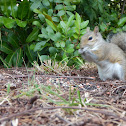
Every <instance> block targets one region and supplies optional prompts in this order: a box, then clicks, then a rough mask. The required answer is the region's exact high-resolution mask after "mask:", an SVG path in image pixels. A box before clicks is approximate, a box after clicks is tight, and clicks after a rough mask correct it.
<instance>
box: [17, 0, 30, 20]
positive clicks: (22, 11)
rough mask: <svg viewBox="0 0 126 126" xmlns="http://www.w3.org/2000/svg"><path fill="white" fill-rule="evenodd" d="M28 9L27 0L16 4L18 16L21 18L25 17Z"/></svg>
mask: <svg viewBox="0 0 126 126" xmlns="http://www.w3.org/2000/svg"><path fill="white" fill-rule="evenodd" d="M28 11H29V2H28V1H26V0H24V1H22V2H21V3H20V4H19V6H18V17H19V18H20V19H21V20H22V19H23V18H25V17H26V16H27V14H28Z"/></svg>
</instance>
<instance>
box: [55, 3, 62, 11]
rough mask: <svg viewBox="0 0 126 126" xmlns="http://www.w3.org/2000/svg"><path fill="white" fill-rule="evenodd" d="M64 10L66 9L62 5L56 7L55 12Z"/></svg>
mask: <svg viewBox="0 0 126 126" xmlns="http://www.w3.org/2000/svg"><path fill="white" fill-rule="evenodd" d="M62 9H64V6H63V5H62V4H58V5H56V7H55V10H62Z"/></svg>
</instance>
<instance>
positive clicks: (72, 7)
mask: <svg viewBox="0 0 126 126" xmlns="http://www.w3.org/2000/svg"><path fill="white" fill-rule="evenodd" d="M75 9H76V6H75V5H73V6H72V5H71V6H65V10H68V11H74V10H75Z"/></svg>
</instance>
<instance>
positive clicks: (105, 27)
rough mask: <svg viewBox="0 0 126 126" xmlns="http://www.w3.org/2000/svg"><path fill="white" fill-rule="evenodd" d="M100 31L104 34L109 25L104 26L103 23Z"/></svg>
mask: <svg viewBox="0 0 126 126" xmlns="http://www.w3.org/2000/svg"><path fill="white" fill-rule="evenodd" d="M100 29H101V30H102V32H104V31H105V30H106V29H107V25H106V24H104V23H102V24H101V25H100Z"/></svg>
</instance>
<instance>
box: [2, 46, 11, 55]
mask: <svg viewBox="0 0 126 126" xmlns="http://www.w3.org/2000/svg"><path fill="white" fill-rule="evenodd" d="M0 51H2V52H4V53H6V54H10V53H13V50H11V49H10V48H9V47H8V46H7V45H3V44H2V45H0Z"/></svg>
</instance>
